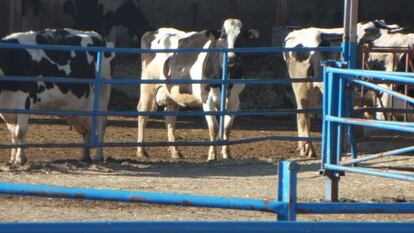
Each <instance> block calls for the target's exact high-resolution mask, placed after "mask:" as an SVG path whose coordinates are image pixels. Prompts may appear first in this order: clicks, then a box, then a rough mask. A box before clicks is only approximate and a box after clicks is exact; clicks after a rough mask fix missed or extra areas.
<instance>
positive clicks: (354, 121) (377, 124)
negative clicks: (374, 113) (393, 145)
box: [326, 116, 414, 133]
mask: <svg viewBox="0 0 414 233" xmlns="http://www.w3.org/2000/svg"><path fill="white" fill-rule="evenodd" d="M326 120H327V121H330V122H336V123H341V124H348V125H357V126H366V127H371V128H379V129H387V130H394V131H400V132H408V133H414V127H412V126H411V124H412V123H407V124H410V125H404V124H402V123H403V122H401V124H398V123H395V124H393V123H390V124H387V123H384V121H377V120H365V119H358V118H340V117H334V116H327V117H326Z"/></svg>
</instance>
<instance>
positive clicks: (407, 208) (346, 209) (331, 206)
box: [296, 202, 414, 229]
mask: <svg viewBox="0 0 414 233" xmlns="http://www.w3.org/2000/svg"><path fill="white" fill-rule="evenodd" d="M296 210H297V212H298V213H300V214H371V213H378V214H409V213H414V203H358V202H356V203H355V202H345V203H297V204H296ZM413 229H414V228H413Z"/></svg>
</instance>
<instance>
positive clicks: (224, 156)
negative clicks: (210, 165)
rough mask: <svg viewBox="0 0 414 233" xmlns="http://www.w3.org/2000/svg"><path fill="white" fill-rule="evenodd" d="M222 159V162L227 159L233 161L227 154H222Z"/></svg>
mask: <svg viewBox="0 0 414 233" xmlns="http://www.w3.org/2000/svg"><path fill="white" fill-rule="evenodd" d="M223 159H224V160H229V159H233V157H232V156H231V155H229V154H223Z"/></svg>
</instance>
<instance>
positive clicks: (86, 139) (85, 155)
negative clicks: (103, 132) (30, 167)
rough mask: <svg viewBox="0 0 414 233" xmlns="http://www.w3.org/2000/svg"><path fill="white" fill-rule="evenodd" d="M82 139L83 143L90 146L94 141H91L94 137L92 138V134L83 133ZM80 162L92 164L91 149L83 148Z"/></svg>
mask: <svg viewBox="0 0 414 233" xmlns="http://www.w3.org/2000/svg"><path fill="white" fill-rule="evenodd" d="M82 138H83V143H84V144H85V145H86V144H90V143H91V141H92V140H91V139H92V137H91V133H90V132H83V133H82ZM80 160H81V161H84V162H88V163H90V162H91V161H92V160H91V156H90V149H89V147H83V148H82V151H81V157H80Z"/></svg>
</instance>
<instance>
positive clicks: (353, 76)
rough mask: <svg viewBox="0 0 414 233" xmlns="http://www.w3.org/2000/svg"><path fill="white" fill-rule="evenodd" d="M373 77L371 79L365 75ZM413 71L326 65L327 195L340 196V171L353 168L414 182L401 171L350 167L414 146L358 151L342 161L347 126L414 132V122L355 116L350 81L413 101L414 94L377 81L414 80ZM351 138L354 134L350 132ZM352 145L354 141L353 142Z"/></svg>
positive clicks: (324, 164)
mask: <svg viewBox="0 0 414 233" xmlns="http://www.w3.org/2000/svg"><path fill="white" fill-rule="evenodd" d="M363 78H364V79H366V78H370V79H371V80H373V81H372V82H369V81H364V80H362V79H363ZM413 78H414V74H412V73H398V72H392V73H389V72H383V71H365V70H355V69H354V70H349V69H340V68H337V67H325V68H324V85H325V89H326V90H327V92H326V94H325V95H324V105H323V112H324V114H323V115H324V116H323V133H322V134H323V136H322V168H323V170H324V172H325V174H326V175H327V183H326V191H325V198H326V199H327V200H331V201H335V200H337V199H338V195H339V194H338V183H339V178H340V176H341V173H343V172H352V173H360V174H365V175H373V176H380V177H385V178H392V179H399V180H405V181H411V182H414V174H407V173H401V172H390V171H378V170H373V169H368V168H362V167H349V165H352V166H354V165H356V164H358V163H359V162H362V161H368V160H372V159H377V158H383V157H387V156H393V155H402V154H407V153H412V152H414V147H405V148H401V149H394V150H392V151H386V152H382V153H376V154H373V155H367V156H365V157H362V158H356V155H354V156H353V157H352V159H350V160H346V161H341V160H342V155H343V137H344V127H350V126H352V125H353V126H363V127H371V128H378V129H386V130H393V131H400V132H408V133H414V124H413V123H407V122H398V121H381V120H367V119H360V118H355V117H353V116H352V115H351V114H350V113H351V108H352V104H351V102H352V100H351V99H350V98H349V96H347V93H349V92H350V91H351V90H350V87H351V84H357V85H361V86H364V87H366V88H368V89H372V90H376V91H380V92H384V93H387V94H389V95H391V96H394V97H395V98H400V99H402V100H405V101H407V102H408V103H411V104H414V98H412V97H409V96H405V95H403V94H401V93H398V92H395V91H392V90H390V89H387V88H384V87H383V86H380V85H377V84H375V83H374V81H391V82H396V83H403V84H414V81H413V80H414V79H413ZM349 137H350V138H351V139H352V138H354V136H353V135H352V133H351V134H349ZM352 146H353V147H354V146H355V145H352Z"/></svg>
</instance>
